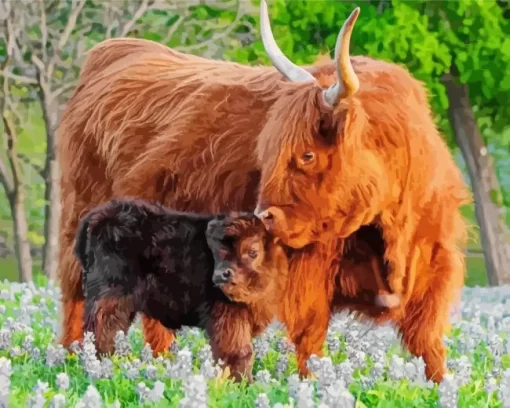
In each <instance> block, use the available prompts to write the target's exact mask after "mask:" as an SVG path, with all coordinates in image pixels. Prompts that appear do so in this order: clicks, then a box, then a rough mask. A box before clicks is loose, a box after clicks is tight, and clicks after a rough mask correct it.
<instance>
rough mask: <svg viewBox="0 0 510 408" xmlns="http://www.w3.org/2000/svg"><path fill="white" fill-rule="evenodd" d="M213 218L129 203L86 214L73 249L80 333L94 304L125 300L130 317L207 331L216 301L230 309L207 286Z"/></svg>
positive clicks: (211, 265) (209, 282) (210, 284)
mask: <svg viewBox="0 0 510 408" xmlns="http://www.w3.org/2000/svg"><path fill="white" fill-rule="evenodd" d="M214 218H215V217H213V216H207V215H195V214H188V213H181V212H176V211H170V210H169V209H167V208H165V207H163V206H161V205H160V204H158V203H149V202H146V201H142V200H131V199H122V200H121V199H117V200H112V201H109V202H107V203H105V204H103V205H101V206H98V207H96V208H94V209H93V210H92V211H90V212H89V213H88V214H87V215H86V216H85V217H84V218H83V219H82V220H81V221H80V225H79V227H78V230H77V235H76V242H75V246H74V252H75V255H76V257H77V258H78V260H79V262H80V263H81V265H82V271H83V272H82V273H83V285H84V294H85V299H86V305H85V330H91V329H93V327H94V324H93V321H94V318H95V317H94V313H95V309H94V308H95V303H96V302H97V301H98V300H100V299H112V298H113V299H115V298H120V297H126V296H132V299H133V301H134V312H135V313H136V312H142V313H144V314H145V315H147V316H149V317H153V318H155V319H158V320H159V321H161V323H162V324H163V325H164V326H166V327H167V328H170V329H179V328H180V327H181V326H197V327H201V328H206V325H207V323H208V316H209V312H210V310H211V307H212V305H213V304H214V302H225V303H229V304H230V303H231V302H230V301H229V300H228V298H227V297H226V296H225V295H224V294H223V292H222V291H221V290H220V289H218V288H217V287H215V286H214V285H213V282H212V275H213V271H214V258H213V255H212V252H211V250H210V248H209V246H208V243H207V239H206V234H205V232H206V229H207V225H208V222H209V221H211V220H212V219H214ZM216 218H220V219H221V218H222V216H219V217H216ZM133 317H134V316H130V320H131V319H132V318H133ZM91 331H93V330H91Z"/></svg>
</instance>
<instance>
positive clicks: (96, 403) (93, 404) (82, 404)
mask: <svg viewBox="0 0 510 408" xmlns="http://www.w3.org/2000/svg"><path fill="white" fill-rule="evenodd" d="M102 402H103V401H102V398H101V395H100V394H99V391H98V390H97V389H96V387H94V386H93V385H92V384H91V385H89V386H88V388H87V391H85V394H84V395H83V397H82V398H81V400H80V401H78V403H77V404H76V406H75V407H76V408H98V407H101V406H102Z"/></svg>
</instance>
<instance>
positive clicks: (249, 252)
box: [248, 249, 258, 259]
mask: <svg viewBox="0 0 510 408" xmlns="http://www.w3.org/2000/svg"><path fill="white" fill-rule="evenodd" d="M257 254H258V252H257V251H256V250H254V249H250V250H249V251H248V256H249V257H250V258H251V259H255V258H256V257H257Z"/></svg>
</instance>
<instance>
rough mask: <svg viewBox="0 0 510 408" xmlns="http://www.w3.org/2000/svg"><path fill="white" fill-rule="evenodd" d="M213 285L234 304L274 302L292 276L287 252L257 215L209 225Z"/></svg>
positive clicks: (221, 219) (232, 217) (231, 217)
mask: <svg viewBox="0 0 510 408" xmlns="http://www.w3.org/2000/svg"><path fill="white" fill-rule="evenodd" d="M207 240H208V244H209V247H210V248H211V251H212V253H213V256H214V261H215V267H214V274H213V278H212V280H213V283H214V285H216V286H217V287H219V288H220V289H221V290H222V291H223V292H224V293H225V295H227V296H228V297H229V298H230V299H231V300H232V301H234V302H242V303H246V304H254V303H257V302H260V301H261V300H264V301H267V302H270V303H271V302H273V300H274V297H275V295H279V293H276V292H278V291H279V290H281V289H283V285H284V284H285V280H286V278H287V274H288V262H287V256H286V254H285V251H284V248H283V247H282V246H281V245H280V244H278V242H277V239H275V238H274V237H272V236H271V235H270V234H269V233H268V232H267V231H266V230H265V228H264V225H263V224H262V222H261V221H260V220H259V219H257V218H256V217H255V216H254V215H253V214H246V213H242V214H231V215H228V216H224V217H217V218H215V219H214V220H212V221H210V222H209V225H208V229H207Z"/></svg>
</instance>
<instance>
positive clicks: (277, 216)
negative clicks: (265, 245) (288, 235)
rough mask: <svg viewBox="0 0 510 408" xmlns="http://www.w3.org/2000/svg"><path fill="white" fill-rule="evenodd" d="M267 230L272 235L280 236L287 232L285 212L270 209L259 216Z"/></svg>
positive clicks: (275, 208) (274, 208)
mask: <svg viewBox="0 0 510 408" xmlns="http://www.w3.org/2000/svg"><path fill="white" fill-rule="evenodd" d="M257 217H258V218H259V219H260V220H261V221H262V223H263V224H264V227H265V228H266V230H267V231H268V232H270V233H274V234H279V233H282V232H283V231H285V229H286V226H287V223H286V220H285V214H284V212H283V211H282V210H281V209H280V208H277V207H269V208H268V209H267V210H265V211H262V212H261V213H259V214H258V215H257Z"/></svg>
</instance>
